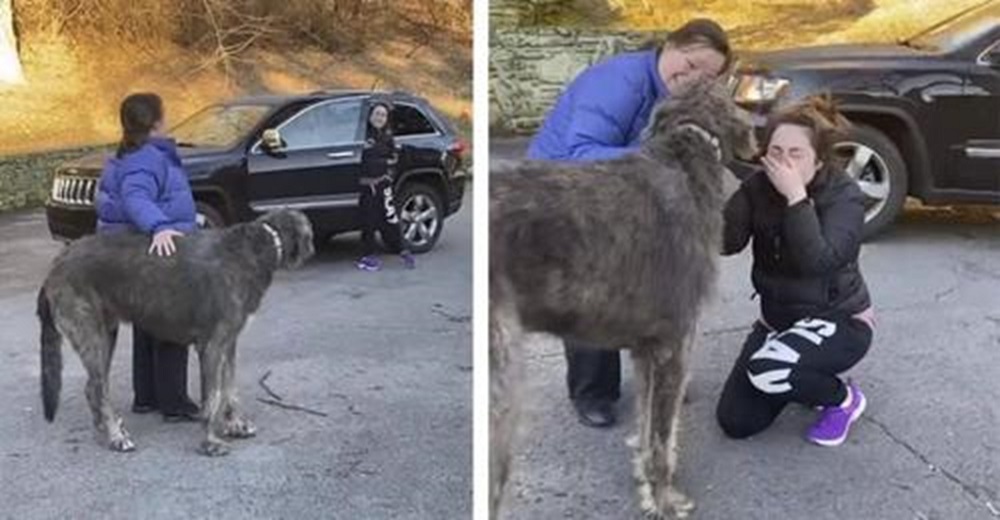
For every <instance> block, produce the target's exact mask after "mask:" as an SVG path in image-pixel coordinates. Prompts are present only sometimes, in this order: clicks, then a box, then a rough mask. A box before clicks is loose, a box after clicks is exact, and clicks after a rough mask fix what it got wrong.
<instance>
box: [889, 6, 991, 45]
mask: <svg viewBox="0 0 1000 520" xmlns="http://www.w3.org/2000/svg"><path fill="white" fill-rule="evenodd" d="M998 22H1000V2H996V1H990V2H986V3H985V4H979V5H977V6H975V7H972V8H971V9H966V10H964V11H960V12H959V13H958V14H955V15H952V16H950V17H948V18H945V19H943V20H941V21H940V22H938V23H936V24H934V25H931V26H930V27H927V28H925V29H923V30H921V31H920V32H918V33H917V34H914V35H913V36H910V37H909V38H905V39H903V40H901V43H903V44H904V45H908V46H910V47H915V48H918V49H927V50H935V51H951V50H955V49H957V48H959V47H961V46H963V45H965V44H966V43H968V42H969V41H971V40H973V39H975V38H977V37H979V36H981V35H982V34H983V33H985V32H986V31H989V30H990V29H991V28H993V27H994V26H996V24H997V23H998Z"/></svg>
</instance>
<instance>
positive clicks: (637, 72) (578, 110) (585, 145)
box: [528, 50, 669, 161]
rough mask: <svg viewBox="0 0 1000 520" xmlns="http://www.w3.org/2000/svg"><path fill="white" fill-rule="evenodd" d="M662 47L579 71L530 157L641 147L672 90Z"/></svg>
mask: <svg viewBox="0 0 1000 520" xmlns="http://www.w3.org/2000/svg"><path fill="white" fill-rule="evenodd" d="M657 62H658V52H657V51H656V50H649V51H643V52H632V53H626V54H619V55H618V56H614V57H612V58H609V59H607V60H605V61H602V62H600V63H598V64H596V65H594V66H592V67H590V68H588V69H586V70H584V71H583V72H582V73H580V75H579V76H577V77H576V79H574V80H573V82H572V83H570V85H569V86H568V87H567V88H566V90H565V91H564V92H563V93H562V96H560V97H559V100H558V101H557V102H556V106H555V108H553V109H552V111H551V112H549V114H548V116H547V117H546V118H545V122H544V123H543V124H542V128H541V129H540V130H539V131H538V134H537V135H535V138H534V139H533V140H532V142H531V146H530V147H529V148H528V158H529V159H545V160H562V161H565V160H588V161H596V160H601V159H612V158H615V157H619V156H621V155H624V154H626V153H628V152H631V151H634V150H635V149H637V148H638V146H639V134H640V133H641V132H642V129H643V128H645V127H646V123H647V122H648V120H649V116H650V114H651V113H652V111H653V106H654V105H655V104H656V102H657V101H659V100H661V99H663V98H664V97H666V96H667V95H669V93H668V92H667V86H666V85H665V84H664V83H663V80H662V79H661V78H660V74H659V71H658V70H657Z"/></svg>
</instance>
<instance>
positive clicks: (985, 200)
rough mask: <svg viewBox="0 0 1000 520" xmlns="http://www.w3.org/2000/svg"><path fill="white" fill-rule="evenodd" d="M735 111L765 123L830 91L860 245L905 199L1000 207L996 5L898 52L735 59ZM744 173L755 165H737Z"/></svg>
mask: <svg viewBox="0 0 1000 520" xmlns="http://www.w3.org/2000/svg"><path fill="white" fill-rule="evenodd" d="M733 89H734V90H733V93H734V97H735V100H736V102H737V103H738V104H740V105H741V106H743V107H744V108H747V109H749V110H751V111H752V112H754V113H755V114H757V115H758V116H759V117H756V118H755V119H756V121H757V122H758V123H757V124H762V123H763V120H764V117H762V116H764V115H766V114H767V113H768V111H770V110H772V109H773V108H774V107H775V106H779V105H781V104H784V103H786V102H788V101H791V100H796V99H800V98H802V97H805V96H808V95H812V94H817V93H823V92H829V93H831V94H833V96H834V98H835V99H837V101H838V102H839V105H840V108H841V110H842V111H843V113H844V115H845V116H847V118H848V119H850V120H851V121H852V122H853V123H854V130H853V133H852V135H851V136H850V138H849V139H848V140H846V141H845V142H842V143H839V144H838V149H839V150H840V151H841V152H842V153H843V155H844V158H845V160H846V161H847V163H846V164H847V172H848V173H849V174H850V175H851V176H853V177H854V178H855V179H857V181H858V182H859V184H860V186H861V189H862V191H863V192H864V193H865V195H866V198H867V201H868V204H867V214H866V218H865V236H866V237H871V236H872V235H874V234H876V233H878V232H879V231H881V230H883V229H884V228H886V227H887V226H888V225H889V224H890V223H891V222H892V221H893V219H894V218H895V217H896V216H897V215H898V214H899V212H900V211H901V210H902V208H903V203H904V202H905V200H906V197H907V195H910V196H913V197H915V198H917V199H920V200H921V201H922V202H924V203H925V204H931V205H938V204H955V203H974V204H998V203H1000V2H996V1H993V2H986V3H984V4H979V5H978V6H976V7H974V8H972V9H968V10H965V11H962V12H960V13H958V14H957V15H955V16H952V17H950V18H948V19H946V20H943V21H941V22H940V23H937V24H935V25H933V26H931V27H929V28H928V29H926V30H923V31H921V32H920V33H918V34H916V35H914V36H912V37H910V38H906V39H903V40H900V41H898V42H897V43H896V44H895V45H831V46H823V47H809V48H801V49H791V50H782V51H775V52H766V53H759V54H747V55H745V56H742V57H741V61H740V66H739V67H738V69H737V74H736V76H735V77H734V78H733ZM735 166H736V168H734V169H735V170H737V173H738V174H745V173H747V172H748V171H749V169H750V168H753V167H754V166H753V165H750V164H746V163H743V164H737V165H735Z"/></svg>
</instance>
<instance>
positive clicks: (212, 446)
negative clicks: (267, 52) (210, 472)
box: [198, 441, 229, 457]
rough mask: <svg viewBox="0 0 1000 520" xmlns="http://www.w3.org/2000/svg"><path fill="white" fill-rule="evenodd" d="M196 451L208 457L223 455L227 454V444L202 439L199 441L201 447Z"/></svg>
mask: <svg viewBox="0 0 1000 520" xmlns="http://www.w3.org/2000/svg"><path fill="white" fill-rule="evenodd" d="M198 451H199V453H201V454H202V455H207V456H209V457H222V456H223V455H229V445H228V444H226V443H224V442H218V441H204V442H202V443H201V449H200V450H198Z"/></svg>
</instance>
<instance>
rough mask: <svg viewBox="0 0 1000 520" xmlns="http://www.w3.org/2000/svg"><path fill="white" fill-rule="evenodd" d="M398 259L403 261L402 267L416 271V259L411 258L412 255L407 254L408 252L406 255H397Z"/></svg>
mask: <svg viewBox="0 0 1000 520" xmlns="http://www.w3.org/2000/svg"><path fill="white" fill-rule="evenodd" d="M399 257H400V258H402V259H403V265H404V266H406V268H407V269H416V268H417V259H416V258H414V257H413V254H412V253H408V252H407V253H401V254H400V255H399Z"/></svg>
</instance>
